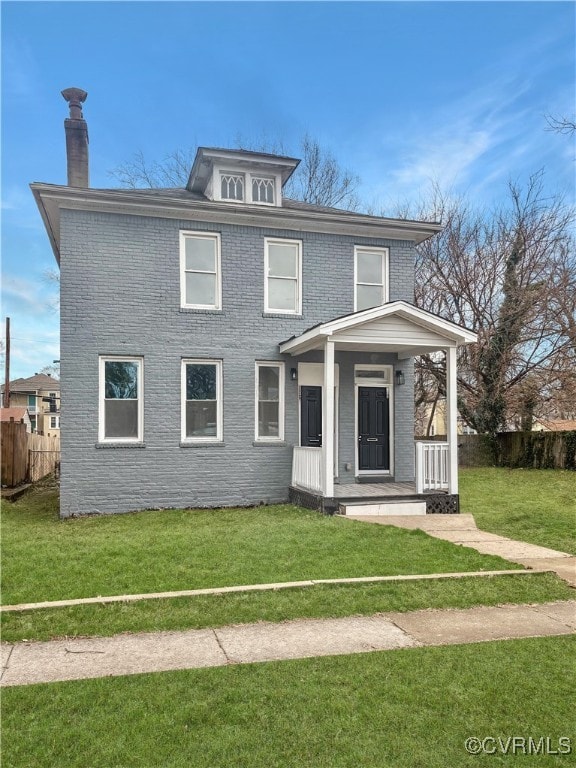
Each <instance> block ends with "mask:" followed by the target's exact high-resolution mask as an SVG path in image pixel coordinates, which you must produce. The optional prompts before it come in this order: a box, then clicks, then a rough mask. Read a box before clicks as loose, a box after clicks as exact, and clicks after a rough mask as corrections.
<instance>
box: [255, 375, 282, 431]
mask: <svg viewBox="0 0 576 768" xmlns="http://www.w3.org/2000/svg"><path fill="white" fill-rule="evenodd" d="M283 439H284V363H256V440H262V441H266V440H283Z"/></svg>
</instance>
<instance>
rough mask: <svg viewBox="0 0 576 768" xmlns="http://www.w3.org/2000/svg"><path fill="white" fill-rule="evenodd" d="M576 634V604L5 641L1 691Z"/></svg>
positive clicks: (390, 614)
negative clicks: (17, 687)
mask: <svg viewBox="0 0 576 768" xmlns="http://www.w3.org/2000/svg"><path fill="white" fill-rule="evenodd" d="M575 631H576V601H575V600H571V601H566V602H555V603H545V604H543V605H508V606H498V607H489V608H488V607H478V608H469V609H466V610H454V609H450V610H424V611H412V612H408V613H384V614H379V615H376V616H366V617H348V618H342V619H310V620H306V619H300V620H297V621H287V622H282V623H279V624H274V623H268V622H261V623H258V624H245V625H237V626H228V627H221V628H219V629H200V630H188V631H184V632H158V633H147V634H133V635H116V636H114V637H104V638H77V639H69V640H53V641H50V642H30V643H26V642H21V643H16V644H3V645H2V647H1V649H2V680H1V685H2V686H15V685H27V684H31V683H47V682H56V681H62V680H80V679H85V678H97V677H109V676H118V675H133V674H139V673H145V672H163V671H168V670H176V669H195V668H201V667H217V666H225V665H228V664H247V663H253V662H263V661H277V660H283V659H301V658H308V657H313V656H334V655H340V654H349V653H366V652H370V651H383V650H391V649H396V648H414V647H418V646H427V645H448V644H452V643H474V642H481V641H489V640H503V639H508V638H521V637H545V636H554V635H567V634H571V633H573V632H575Z"/></svg>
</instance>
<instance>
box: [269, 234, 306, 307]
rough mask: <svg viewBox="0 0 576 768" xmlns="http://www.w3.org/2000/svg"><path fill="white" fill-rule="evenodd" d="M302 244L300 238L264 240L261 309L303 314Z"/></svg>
mask: <svg viewBox="0 0 576 768" xmlns="http://www.w3.org/2000/svg"><path fill="white" fill-rule="evenodd" d="M301 252H302V243H301V242H300V240H272V239H267V240H266V241H265V258H264V266H265V270H264V271H265V275H264V278H265V283H264V309H265V311H267V312H279V313H282V314H289V315H300V314H302V295H301V288H300V286H301V283H302V256H301Z"/></svg>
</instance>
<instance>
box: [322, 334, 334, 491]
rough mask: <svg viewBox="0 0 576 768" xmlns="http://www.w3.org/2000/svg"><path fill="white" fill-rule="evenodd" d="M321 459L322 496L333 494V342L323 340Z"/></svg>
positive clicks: (329, 339)
mask: <svg viewBox="0 0 576 768" xmlns="http://www.w3.org/2000/svg"><path fill="white" fill-rule="evenodd" d="M322 459H323V467H322V470H323V474H324V496H325V497H326V498H332V496H334V342H333V340H332V339H331V338H329V337H328V338H327V339H326V341H325V342H324V386H323V387H322Z"/></svg>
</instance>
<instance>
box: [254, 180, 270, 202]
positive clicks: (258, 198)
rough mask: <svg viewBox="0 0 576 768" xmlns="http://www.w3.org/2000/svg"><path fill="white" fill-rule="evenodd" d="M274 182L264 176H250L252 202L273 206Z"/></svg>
mask: <svg viewBox="0 0 576 768" xmlns="http://www.w3.org/2000/svg"><path fill="white" fill-rule="evenodd" d="M275 186H276V181H275V179H274V178H271V177H266V176H252V202H253V203H268V205H274V202H275V200H274V188H275Z"/></svg>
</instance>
